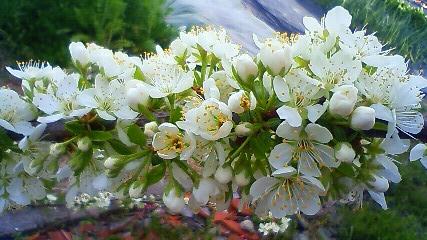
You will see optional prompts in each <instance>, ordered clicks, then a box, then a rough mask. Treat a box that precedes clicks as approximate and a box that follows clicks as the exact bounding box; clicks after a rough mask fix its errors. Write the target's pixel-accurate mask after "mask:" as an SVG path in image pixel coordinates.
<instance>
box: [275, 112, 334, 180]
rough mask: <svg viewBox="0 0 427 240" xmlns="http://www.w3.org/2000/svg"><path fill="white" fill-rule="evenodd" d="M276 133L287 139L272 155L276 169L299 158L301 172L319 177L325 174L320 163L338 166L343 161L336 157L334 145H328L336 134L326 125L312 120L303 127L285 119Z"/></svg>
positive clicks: (324, 165) (277, 146) (325, 165)
mask: <svg viewBox="0 0 427 240" xmlns="http://www.w3.org/2000/svg"><path fill="white" fill-rule="evenodd" d="M276 134H277V135H278V136H279V137H281V138H283V139H286V140H287V141H286V142H283V143H280V144H278V145H276V146H275V147H274V148H273V150H272V151H271V153H270V156H269V157H268V160H269V162H270V164H271V166H273V167H274V168H275V169H281V168H283V167H286V166H287V165H288V164H290V162H291V161H296V162H297V163H298V172H301V173H303V174H305V175H307V176H315V177H318V176H320V175H321V173H320V170H319V167H318V166H320V167H329V168H336V167H338V166H339V165H340V162H338V161H337V160H336V159H335V157H334V149H333V148H331V147H330V146H328V145H326V143H328V142H330V141H331V140H332V139H333V136H332V134H331V133H330V132H329V130H328V129H327V128H325V127H322V126H320V125H318V124H315V123H309V124H308V125H307V126H306V127H305V128H304V131H302V127H298V128H295V127H292V126H290V125H289V123H288V122H286V121H285V122H282V123H281V124H280V125H279V127H277V130H276Z"/></svg>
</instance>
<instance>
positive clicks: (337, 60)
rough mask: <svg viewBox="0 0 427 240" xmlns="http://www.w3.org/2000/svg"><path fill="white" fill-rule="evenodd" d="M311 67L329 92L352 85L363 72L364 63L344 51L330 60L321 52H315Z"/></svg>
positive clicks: (337, 53)
mask: <svg viewBox="0 0 427 240" xmlns="http://www.w3.org/2000/svg"><path fill="white" fill-rule="evenodd" d="M309 66H310V69H311V71H313V73H314V74H315V75H316V76H317V77H318V78H319V79H320V81H321V82H322V87H323V88H325V89H326V90H328V91H329V90H332V89H334V88H335V87H337V86H341V85H348V84H352V83H353V82H354V81H356V79H357V78H358V76H359V74H360V71H361V70H362V63H361V62H360V61H358V60H354V59H353V56H352V55H351V54H349V53H347V52H346V51H343V50H340V51H338V52H336V53H335V54H334V55H332V56H331V57H330V58H328V57H327V56H326V55H325V54H324V53H323V52H321V51H315V52H314V53H313V55H312V57H311V60H310V65H309Z"/></svg>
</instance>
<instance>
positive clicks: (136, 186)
mask: <svg viewBox="0 0 427 240" xmlns="http://www.w3.org/2000/svg"><path fill="white" fill-rule="evenodd" d="M143 189H144V184H141V183H140V182H134V183H132V185H130V187H129V196H130V197H131V198H140V197H142V190H143Z"/></svg>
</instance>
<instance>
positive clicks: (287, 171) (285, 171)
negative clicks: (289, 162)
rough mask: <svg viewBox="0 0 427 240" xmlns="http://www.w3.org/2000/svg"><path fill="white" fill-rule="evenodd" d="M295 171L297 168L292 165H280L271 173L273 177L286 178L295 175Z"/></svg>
mask: <svg viewBox="0 0 427 240" xmlns="http://www.w3.org/2000/svg"><path fill="white" fill-rule="evenodd" d="M296 172H297V170H296V169H295V168H294V167H291V166H288V167H282V168H280V169H277V170H276V171H274V172H273V173H272V174H271V175H273V176H275V177H285V178H288V177H290V176H293V175H295V173H296Z"/></svg>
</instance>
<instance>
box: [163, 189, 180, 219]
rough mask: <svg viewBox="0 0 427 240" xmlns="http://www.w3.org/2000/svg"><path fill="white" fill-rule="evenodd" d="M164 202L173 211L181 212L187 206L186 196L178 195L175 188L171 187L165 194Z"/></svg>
mask: <svg viewBox="0 0 427 240" xmlns="http://www.w3.org/2000/svg"><path fill="white" fill-rule="evenodd" d="M163 203H164V204H165V205H166V207H167V208H168V209H169V210H170V211H171V212H173V213H179V212H181V210H182V209H183V208H184V207H185V202H184V197H183V196H177V194H176V192H175V189H171V190H170V191H169V193H168V194H167V195H166V194H163Z"/></svg>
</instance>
